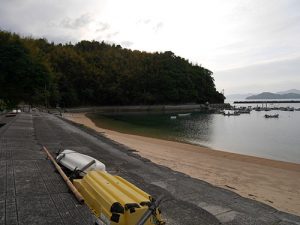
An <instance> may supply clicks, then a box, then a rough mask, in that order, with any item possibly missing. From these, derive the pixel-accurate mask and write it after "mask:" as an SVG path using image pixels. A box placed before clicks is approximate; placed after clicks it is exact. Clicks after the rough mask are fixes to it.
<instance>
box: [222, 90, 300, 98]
mask: <svg viewBox="0 0 300 225" xmlns="http://www.w3.org/2000/svg"><path fill="white" fill-rule="evenodd" d="M226 98H227V99H299V98H300V90H297V89H290V90H287V91H280V92H276V93H272V92H262V93H260V94H253V93H252V94H251V93H247V94H232V95H227V96H226Z"/></svg>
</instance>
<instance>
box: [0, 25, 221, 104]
mask: <svg viewBox="0 0 300 225" xmlns="http://www.w3.org/2000/svg"><path fill="white" fill-rule="evenodd" d="M0 61H1V66H0V102H1V105H3V104H6V105H10V106H13V105H16V104H18V103H20V102H24V103H27V104H33V105H45V106H47V107H48V106H49V107H56V106H60V107H74V106H101V105H112V106H114V105H118V106H120V105H156V104H185V103H206V102H209V103H223V102H224V99H225V97H224V95H223V94H221V93H219V92H218V91H217V90H216V87H215V84H214V78H213V77H212V75H213V73H212V72H211V71H210V70H208V69H206V68H204V67H202V66H201V65H196V64H192V63H190V62H189V61H188V60H186V59H184V58H181V57H179V56H177V55H175V54H174V53H173V52H171V51H166V52H154V53H148V52H143V51H137V50H130V49H125V48H122V47H121V46H120V45H115V44H108V43H105V42H103V41H102V42H98V41H80V42H78V43H76V44H71V43H66V44H55V43H53V42H51V43H50V42H48V41H47V40H46V39H34V38H32V37H20V36H19V35H17V34H14V33H9V32H6V31H1V30H0Z"/></svg>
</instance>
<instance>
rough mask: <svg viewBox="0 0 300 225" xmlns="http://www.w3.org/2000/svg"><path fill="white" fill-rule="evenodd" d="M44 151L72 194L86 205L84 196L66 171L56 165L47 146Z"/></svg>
mask: <svg viewBox="0 0 300 225" xmlns="http://www.w3.org/2000/svg"><path fill="white" fill-rule="evenodd" d="M43 150H44V151H45V152H46V154H47V156H48V158H49V159H50V160H51V162H52V163H53V165H54V166H55V168H56V169H57V171H58V172H59V174H60V175H61V176H62V178H63V179H64V181H65V182H66V184H67V185H68V187H69V189H70V190H71V191H72V193H73V194H74V195H75V197H76V199H77V200H78V201H79V202H80V203H81V204H83V203H84V198H83V197H82V195H81V194H80V193H79V191H78V190H77V189H76V187H75V186H74V185H73V183H72V182H71V181H70V180H69V178H68V177H67V175H66V174H65V173H64V171H63V170H62V169H61V168H60V166H59V165H58V164H57V163H56V161H55V159H54V158H53V157H52V155H51V154H50V152H49V151H48V150H47V148H46V147H45V146H43Z"/></svg>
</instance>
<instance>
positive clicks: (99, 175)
mask: <svg viewBox="0 0 300 225" xmlns="http://www.w3.org/2000/svg"><path fill="white" fill-rule="evenodd" d="M73 183H74V185H75V187H76V188H77V189H78V191H79V192H80V193H81V194H82V196H83V197H84V201H85V203H86V204H87V205H88V206H89V208H90V209H91V210H92V211H93V213H94V214H95V215H96V216H97V217H98V218H99V219H100V220H101V221H102V222H103V223H104V224H107V225H135V224H136V223H137V222H138V221H139V219H140V218H141V216H142V215H143V214H144V213H145V212H146V211H147V209H148V206H147V204H149V203H150V201H151V196H150V195H149V194H147V193H146V192H144V191H142V190H141V189H139V188H137V187H136V186H134V185H133V184H131V183H129V182H128V181H126V180H125V179H123V178H121V177H119V176H113V175H111V174H109V173H106V172H103V171H90V172H88V173H87V174H86V175H85V176H84V177H83V179H77V180H74V181H73ZM156 214H157V216H156V218H154V217H153V216H151V217H150V218H149V219H148V220H147V222H146V223H145V224H146V225H153V224H157V223H156V221H157V219H158V220H160V215H159V212H158V210H157V213H156Z"/></svg>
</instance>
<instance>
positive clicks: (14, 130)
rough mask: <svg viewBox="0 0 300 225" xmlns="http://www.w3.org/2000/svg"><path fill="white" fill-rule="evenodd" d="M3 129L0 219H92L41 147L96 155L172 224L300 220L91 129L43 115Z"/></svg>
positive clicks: (264, 224) (8, 223) (281, 224)
mask: <svg viewBox="0 0 300 225" xmlns="http://www.w3.org/2000/svg"><path fill="white" fill-rule="evenodd" d="M6 120H7V121H6V125H5V126H3V127H1V128H0V149H1V155H0V162H1V164H0V166H1V170H0V178H1V179H0V182H1V184H0V195H1V200H0V224H5V225H12V224H53V225H54V224H70V225H71V224H92V223H91V217H90V214H89V212H88V211H87V209H86V207H84V206H80V205H78V204H77V203H76V201H75V199H74V197H73V196H72V195H71V194H70V193H69V192H68V189H67V187H66V185H65V184H64V183H63V181H62V179H61V178H60V176H59V175H58V174H57V173H55V172H54V169H53V166H52V165H51V163H50V162H49V161H48V160H46V158H45V155H44V153H43V152H41V151H40V147H41V145H45V146H46V147H47V148H48V149H49V150H51V151H52V153H54V152H55V151H57V150H58V149H59V148H60V146H61V145H62V146H63V148H69V149H74V150H76V151H79V152H81V153H84V154H88V155H91V156H92V157H95V158H97V159H99V160H100V161H102V162H103V163H105V164H106V166H107V169H108V171H109V172H110V173H113V174H118V175H120V176H122V177H124V178H125V179H127V180H129V181H130V182H132V183H134V184H135V185H137V186H138V187H140V188H141V189H143V190H145V191H146V192H148V193H150V194H151V195H153V196H159V195H163V196H165V200H166V201H165V202H163V203H162V206H161V208H162V213H163V215H164V218H165V219H166V221H167V224H174V225H185V224H186V225H198V224H201V225H206V224H207V225H214V224H226V225H227V224H228V225H229V224H233V225H234V224H241V225H242V224H247V225H254V224H257V225H258V224H259V225H271V224H276V225H287V224H289V225H296V224H300V218H299V217H297V216H295V215H292V214H287V213H284V212H280V211H278V210H276V209H274V208H272V207H270V206H267V205H265V204H262V203H259V202H256V201H253V200H250V199H247V198H243V197H241V196H239V195H238V194H235V193H233V192H231V191H229V190H225V189H222V188H218V187H214V186H212V185H210V184H208V183H206V182H203V181H201V180H198V179H193V178H191V177H189V176H187V175H185V174H182V173H179V172H176V171H173V170H171V169H169V168H166V167H164V166H160V165H156V164H154V163H152V162H150V161H149V160H147V159H145V158H142V157H140V156H138V155H137V154H135V153H134V151H133V150H132V149H129V148H127V147H125V146H122V145H120V144H118V143H115V142H113V141H111V140H109V139H107V138H105V137H103V136H102V135H100V134H98V133H97V132H94V131H93V130H90V129H88V128H85V127H82V126H79V125H76V124H73V123H71V122H66V121H64V120H62V119H60V118H58V117H56V116H54V115H49V114H45V113H34V114H19V115H17V116H16V117H15V118H10V119H8V118H6Z"/></svg>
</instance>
